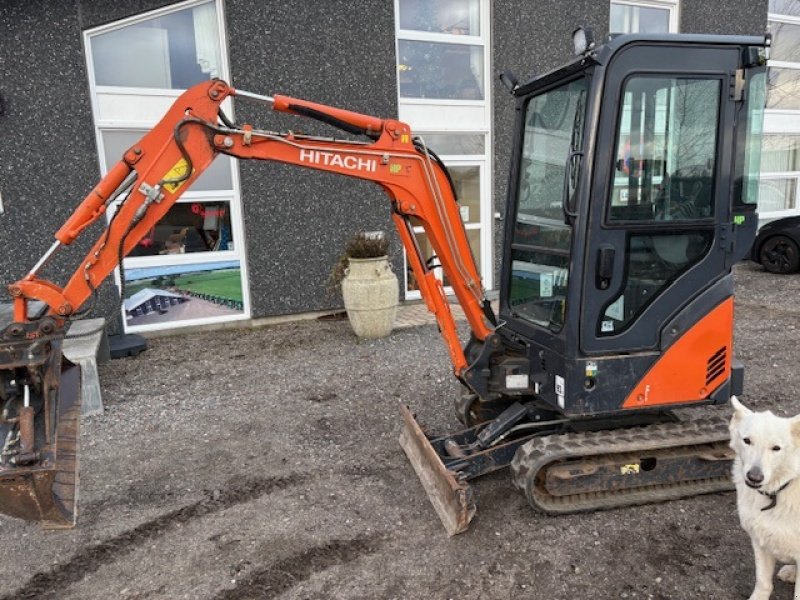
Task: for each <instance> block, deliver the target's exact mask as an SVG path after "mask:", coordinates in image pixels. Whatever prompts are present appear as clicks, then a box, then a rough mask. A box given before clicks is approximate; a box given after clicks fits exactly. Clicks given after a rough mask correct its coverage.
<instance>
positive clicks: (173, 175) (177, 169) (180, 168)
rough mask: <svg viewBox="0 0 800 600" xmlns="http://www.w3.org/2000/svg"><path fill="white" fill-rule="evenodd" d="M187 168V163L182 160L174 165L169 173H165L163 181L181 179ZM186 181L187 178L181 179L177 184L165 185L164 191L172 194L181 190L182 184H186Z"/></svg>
mask: <svg viewBox="0 0 800 600" xmlns="http://www.w3.org/2000/svg"><path fill="white" fill-rule="evenodd" d="M188 168H189V163H187V162H186V159H185V158H182V159H180V160H179V161H178V162H176V163H175V166H174V167H172V168H171V169H170V170H169V171H167V173H166V175H164V177H163V179H164V180H165V181H169V180H170V179H181V178H182V177H185V176H186V173H187V170H188ZM188 180H189V178H188V177H186V179H183V181H179V182H177V183H165V184H164V189H165V190H167V191H168V192H170V193H172V194H174V193H175V192H177V191H178V190H179V189H181V187H182V186H183V184H184V183H186V182H187V181H188Z"/></svg>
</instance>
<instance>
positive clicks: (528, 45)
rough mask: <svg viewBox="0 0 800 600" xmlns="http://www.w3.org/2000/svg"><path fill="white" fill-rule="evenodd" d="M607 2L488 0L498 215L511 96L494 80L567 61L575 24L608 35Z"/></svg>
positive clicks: (523, 77)
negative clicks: (491, 22)
mask: <svg viewBox="0 0 800 600" xmlns="http://www.w3.org/2000/svg"><path fill="white" fill-rule="evenodd" d="M609 10H610V4H609V2H605V1H602V2H598V1H597V0H544V1H538V2H530V1H529V0H494V1H493V2H492V21H493V29H492V48H493V59H492V62H493V70H494V73H493V79H494V82H496V83H494V84H493V90H492V93H493V102H494V122H493V125H494V203H495V207H494V210H495V212H500V213H501V214H503V212H504V210H505V202H506V191H507V187H508V185H507V184H508V171H509V160H510V156H511V144H512V130H513V127H514V99H513V98H512V97H511V96H510V95H509V94H508V90H507V89H506V88H505V87H504V86H503V85H502V84H501V83H499V81H498V80H497V76H498V75H499V73H501V72H502V71H506V70H510V71H512V72H513V73H514V74H515V75H516V76H517V78H518V79H519V80H520V83H524V82H526V81H529V80H531V79H532V78H533V77H534V76H536V75H540V74H542V73H544V72H546V71H549V70H551V69H554V68H555V67H558V66H559V65H561V64H564V63H566V62H569V61H570V60H572V58H573V54H572V32H573V31H574V30H575V29H576V28H577V27H579V26H586V27H589V28H591V29H592V30H593V32H594V35H595V39H596V40H598V41H600V40H603V39H604V38H605V37H606V36H607V35H608V19H609ZM494 231H495V249H496V252H495V269H496V272H497V277H496V278H495V282H496V287H497V288H499V287H500V277H499V268H500V260H501V253H502V240H503V223H502V222H495V230H494Z"/></svg>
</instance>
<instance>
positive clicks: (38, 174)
mask: <svg viewBox="0 0 800 600" xmlns="http://www.w3.org/2000/svg"><path fill="white" fill-rule="evenodd" d="M43 15H47V18H43ZM79 15H80V12H79V10H78V6H77V4H76V3H75V2H63V1H60V0H49V1H42V2H36V3H35V4H34V3H31V2H25V1H24V0H13V1H10V2H2V3H0V96H2V98H3V101H4V106H5V110H4V112H3V114H2V115H0V192H2V195H3V203H4V205H5V214H3V215H0V240H2V243H0V286H2V291H1V292H0V301H6V300H7V299H8V297H7V295H6V293H5V285H6V284H8V283H9V282H11V281H14V280H16V279H19V278H20V277H22V276H23V275H25V273H27V271H28V270H29V269H30V268H31V267H33V265H34V263H35V262H36V260H37V259H38V258H39V256H41V255H42V254H43V253H44V252H45V250H46V249H47V248H48V247H49V246H50V245H51V244H52V242H53V241H54V239H53V233H54V232H55V230H56V229H58V227H59V226H60V225H61V224H62V223H63V222H64V221H65V220H66V218H67V217H68V216H69V214H70V213H71V211H72V209H73V208H74V207H75V206H76V205H77V204H78V203H79V202H80V201H81V200H82V199H83V198H84V197H85V195H86V194H87V193H88V192H89V190H90V189H91V188H92V186H93V185H94V184H95V182H96V181H97V178H98V175H99V167H98V164H97V155H96V148H95V141H94V129H93V126H92V115H91V109H90V106H89V93H88V84H87V77H86V63H85V59H84V55H83V47H82V40H81V29H82V25H81V22H80V18H79ZM88 247H89V245H88V244H87V243H78V244H76V245H75V248H74V250H73V249H70V251H69V252H64V253H62V254H61V255H60V256H59V257H58V260H56V261H54V263H53V265H52V266H51V267H50V268H48V270H47V271H45V273H44V275H46V276H48V277H50V278H52V279H54V280H55V281H57V282H59V283H64V282H65V277H66V275H67V274H68V273H71V272H72V271H73V270H74V268H75V264H76V263H75V261H76V260H77V261H79V260H80V258H81V257H82V256H83V255H84V253H85V251H86V250H87V249H88ZM104 290H105V292H106V294H107V295H109V296H113V295H115V294H114V291H113V290H112V289H111V287H110V285H108V284H106V285H105V286H104Z"/></svg>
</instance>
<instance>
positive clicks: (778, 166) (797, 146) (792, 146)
mask: <svg viewBox="0 0 800 600" xmlns="http://www.w3.org/2000/svg"><path fill="white" fill-rule="evenodd" d="M761 171H763V172H764V173H769V172H786V171H800V135H791V134H786V135H776V134H769V135H765V136H763V139H762V144H761Z"/></svg>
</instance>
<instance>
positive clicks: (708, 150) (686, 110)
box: [609, 77, 720, 221]
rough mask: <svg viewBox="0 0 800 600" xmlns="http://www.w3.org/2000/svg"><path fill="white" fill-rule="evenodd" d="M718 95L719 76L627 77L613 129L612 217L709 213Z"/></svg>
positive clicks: (678, 216)
mask: <svg viewBox="0 0 800 600" xmlns="http://www.w3.org/2000/svg"><path fill="white" fill-rule="evenodd" d="M719 93H720V82H719V80H704V79H661V78H656V77H633V78H631V79H629V80H628V82H627V83H626V84H625V93H624V103H623V106H622V110H621V114H620V121H619V127H618V134H617V135H618V138H617V139H618V142H617V161H616V172H615V176H614V180H613V193H612V196H611V203H610V215H609V218H610V219H611V220H612V221H632V220H633V221H642V220H645V221H649V220H656V221H665V220H686V219H702V218H706V217H710V216H711V215H713V208H714V202H713V199H714V193H713V192H714V190H713V184H714V179H713V176H712V175H713V173H714V164H715V162H716V140H717V122H718V114H719Z"/></svg>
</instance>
